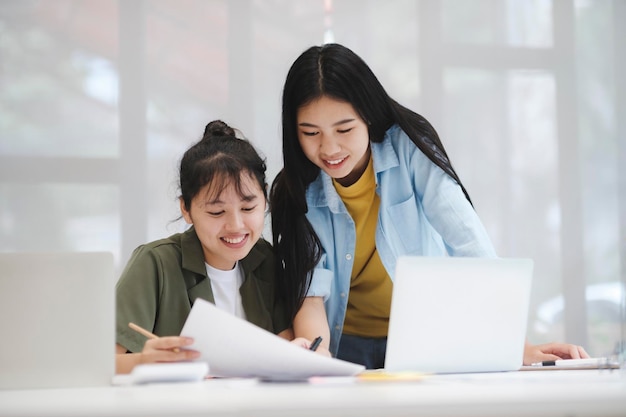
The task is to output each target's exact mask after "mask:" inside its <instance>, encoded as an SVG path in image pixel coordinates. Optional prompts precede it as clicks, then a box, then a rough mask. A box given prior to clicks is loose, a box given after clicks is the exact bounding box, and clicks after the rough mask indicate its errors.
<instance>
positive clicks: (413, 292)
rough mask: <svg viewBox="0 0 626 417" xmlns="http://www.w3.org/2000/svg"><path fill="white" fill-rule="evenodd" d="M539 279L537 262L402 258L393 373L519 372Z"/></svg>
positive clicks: (392, 322) (390, 357) (394, 310)
mask: <svg viewBox="0 0 626 417" xmlns="http://www.w3.org/2000/svg"><path fill="white" fill-rule="evenodd" d="M532 271H533V261H532V260H530V259H510V258H509V259H504V258H499V259H486V258H460V257H441V258H426V257H402V258H399V259H398V263H397V269H396V277H395V280H394V285H393V297H392V301H391V315H390V318H389V333H388V339H387V353H386V357H385V369H386V370H388V371H417V372H427V373H464V372H494V371H512V370H518V369H519V368H520V367H521V366H522V361H523V354H524V341H525V337H526V326H527V321H528V308H529V302H530V289H531V281H532Z"/></svg>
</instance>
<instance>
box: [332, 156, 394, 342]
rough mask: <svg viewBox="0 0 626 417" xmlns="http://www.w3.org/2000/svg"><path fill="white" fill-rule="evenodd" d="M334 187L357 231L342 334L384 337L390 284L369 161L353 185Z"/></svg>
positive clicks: (389, 301)
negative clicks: (378, 233)
mask: <svg viewBox="0 0 626 417" xmlns="http://www.w3.org/2000/svg"><path fill="white" fill-rule="evenodd" d="M333 184H334V186H335V189H336V190H337V193H338V194H339V196H340V197H341V199H342V200H343V202H344V204H345V206H346V208H347V209H348V212H349V213H350V215H351V216H352V220H354V223H355V228H356V248H355V254H354V264H353V266H352V276H351V281H350V295H349V296H348V309H347V312H346V318H345V320H344V325H343V333H345V334H351V335H356V336H365V337H386V336H387V330H388V328H389V310H390V308H391V289H392V282H391V278H390V277H389V275H388V274H387V271H385V267H384V266H383V264H382V262H381V261H380V257H379V256H378V251H377V250H376V242H375V236H376V225H377V220H378V208H379V205H380V198H379V196H378V194H376V182H375V180H374V165H373V162H372V159H371V158H370V161H369V163H368V165H367V168H366V169H365V172H364V173H363V175H362V176H361V178H359V180H358V181H357V182H356V183H354V184H352V185H351V186H349V187H343V186H342V185H341V184H339V183H338V182H336V181H334V180H333Z"/></svg>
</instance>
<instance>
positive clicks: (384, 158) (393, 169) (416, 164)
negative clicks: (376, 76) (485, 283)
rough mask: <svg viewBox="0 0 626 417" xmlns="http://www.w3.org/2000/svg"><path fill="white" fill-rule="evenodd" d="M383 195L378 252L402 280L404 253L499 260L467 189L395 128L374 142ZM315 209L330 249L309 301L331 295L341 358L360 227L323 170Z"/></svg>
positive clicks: (329, 307)
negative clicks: (398, 271) (399, 271)
mask: <svg viewBox="0 0 626 417" xmlns="http://www.w3.org/2000/svg"><path fill="white" fill-rule="evenodd" d="M371 145H372V158H373V160H374V172H375V177H376V192H377V193H378V195H379V196H380V209H379V213H378V225H377V227H376V248H377V249H378V253H379V256H380V259H381V261H382V263H383V265H384V266H385V269H386V270H387V273H388V274H389V276H390V277H391V279H392V280H393V279H394V275H395V266H396V260H397V259H398V257H399V256H401V255H420V256H446V255H451V256H476V257H495V256H496V253H495V249H494V247H493V245H492V243H491V240H490V239H489V236H488V235H487V232H486V231H485V228H484V227H483V225H482V223H481V222H480V219H479V218H478V215H477V214H476V212H475V211H474V209H473V207H472V206H471V205H470V203H469V202H468V201H467V199H466V198H465V195H464V194H463V191H462V190H461V187H459V185H458V184H457V183H456V182H455V181H454V180H453V179H452V178H450V176H449V175H447V174H446V173H445V172H444V171H443V170H441V169H440V168H439V167H437V166H436V165H435V164H433V163H432V162H431V161H430V160H429V159H428V157H426V155H424V154H423V153H422V152H421V151H420V150H419V149H418V148H417V146H415V144H414V143H413V142H412V141H411V139H410V138H409V137H408V136H407V135H406V134H405V133H404V132H403V131H402V129H400V127H399V126H397V125H394V126H392V127H391V128H390V129H389V130H388V131H387V132H386V133H385V138H384V140H383V141H382V142H381V143H372V144H371ZM306 198H307V203H308V208H309V211H308V213H307V218H308V219H309V221H310V222H311V224H312V225H313V228H314V229H315V232H316V233H317V236H318V237H319V239H320V242H321V244H322V248H323V255H322V258H321V260H320V262H319V264H318V265H317V267H316V269H315V270H314V272H313V277H312V279H311V286H310V289H309V292H308V294H307V295H308V296H320V297H324V300H325V305H326V314H327V316H328V325H329V326H330V334H331V338H330V351H331V352H332V353H333V355H336V354H337V349H338V346H339V339H340V338H341V333H342V329H343V322H344V318H345V315H346V308H347V303H348V293H349V291H350V276H351V274H352V263H353V259H354V249H355V239H356V238H355V236H356V232H355V227H354V222H353V221H352V218H351V217H350V214H349V213H348V211H347V210H346V207H345V205H344V204H343V201H342V200H341V198H340V197H339V195H338V194H337V192H336V191H335V188H334V187H333V184H332V179H331V178H330V177H329V176H328V175H327V174H326V173H324V172H323V171H321V172H320V175H319V176H318V177H317V178H316V179H315V181H313V182H312V183H311V184H310V185H309V187H308V189H307V195H306Z"/></svg>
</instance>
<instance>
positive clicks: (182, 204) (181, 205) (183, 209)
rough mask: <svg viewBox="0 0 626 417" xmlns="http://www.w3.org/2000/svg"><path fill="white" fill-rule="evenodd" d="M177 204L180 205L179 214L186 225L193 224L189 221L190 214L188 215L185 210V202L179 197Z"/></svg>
mask: <svg viewBox="0 0 626 417" xmlns="http://www.w3.org/2000/svg"><path fill="white" fill-rule="evenodd" d="M178 202H179V203H180V212H181V213H182V214H183V218H184V219H185V221H186V222H187V224H193V220H192V219H191V213H189V212H188V211H187V209H186V208H185V202H184V201H183V198H182V197H180V198H179V199H178Z"/></svg>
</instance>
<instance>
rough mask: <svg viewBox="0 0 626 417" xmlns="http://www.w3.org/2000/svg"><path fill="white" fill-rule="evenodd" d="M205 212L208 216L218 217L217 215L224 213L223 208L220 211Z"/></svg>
mask: <svg viewBox="0 0 626 417" xmlns="http://www.w3.org/2000/svg"><path fill="white" fill-rule="evenodd" d="M206 213H207V214H208V215H209V216H213V217H218V216H221V215H222V214H224V210H222V211H207V212H206Z"/></svg>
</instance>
